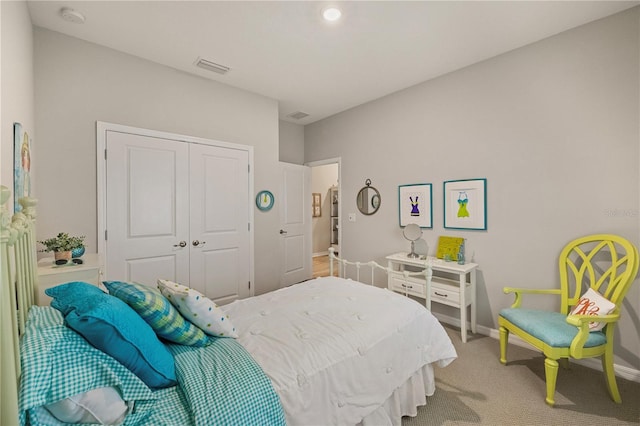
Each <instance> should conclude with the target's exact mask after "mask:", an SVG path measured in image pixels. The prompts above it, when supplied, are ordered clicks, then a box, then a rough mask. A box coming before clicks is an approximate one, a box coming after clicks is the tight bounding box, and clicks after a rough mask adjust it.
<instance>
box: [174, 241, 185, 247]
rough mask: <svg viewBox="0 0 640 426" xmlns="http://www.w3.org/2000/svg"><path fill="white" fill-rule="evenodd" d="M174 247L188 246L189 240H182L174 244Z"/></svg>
mask: <svg viewBox="0 0 640 426" xmlns="http://www.w3.org/2000/svg"><path fill="white" fill-rule="evenodd" d="M173 246H174V247H186V246H187V242H186V241H180V242H179V243H178V244H174V245H173Z"/></svg>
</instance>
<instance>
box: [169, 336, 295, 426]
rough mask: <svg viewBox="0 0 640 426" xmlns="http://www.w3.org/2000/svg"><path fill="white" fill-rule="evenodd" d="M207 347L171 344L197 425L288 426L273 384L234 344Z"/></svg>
mask: <svg viewBox="0 0 640 426" xmlns="http://www.w3.org/2000/svg"><path fill="white" fill-rule="evenodd" d="M211 340H212V344H211V345H209V346H207V347H204V348H189V347H185V346H179V345H171V344H169V345H167V347H168V349H169V352H171V353H172V354H173V356H174V359H175V362H176V377H177V379H178V383H179V384H180V389H181V390H182V392H184V396H185V399H186V401H188V405H189V410H190V411H191V413H192V416H193V419H194V424H196V425H216V426H224V425H228V426H235V425H269V426H280V425H282V426H284V425H286V420H285V415H284V410H283V409H282V405H281V404H280V398H279V397H278V394H277V393H276V391H275V390H274V388H273V386H272V384H271V380H270V379H269V378H268V377H267V375H266V374H265V373H264V372H263V371H262V369H261V368H260V366H259V365H258V364H257V363H256V362H255V360H254V359H253V358H252V357H251V355H250V354H249V353H248V352H247V351H246V349H245V348H244V347H243V346H242V345H241V344H240V343H238V341H237V340H235V339H222V338H215V337H213V338H211Z"/></svg>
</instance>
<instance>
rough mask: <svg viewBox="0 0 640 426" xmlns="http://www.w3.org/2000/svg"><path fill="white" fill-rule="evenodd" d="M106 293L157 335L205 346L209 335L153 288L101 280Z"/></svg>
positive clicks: (185, 343)
mask: <svg viewBox="0 0 640 426" xmlns="http://www.w3.org/2000/svg"><path fill="white" fill-rule="evenodd" d="M103 284H104V285H105V287H107V289H108V290H109V294H111V295H113V296H115V297H117V298H118V299H120V300H122V301H123V302H125V303H126V304H127V305H129V306H131V307H132V308H133V310H134V311H136V312H137V313H138V315H140V316H141V317H142V319H144V320H145V321H146V322H147V324H149V325H150V326H151V328H153V331H155V332H156V334H157V335H158V336H159V337H162V338H163V339H165V340H168V341H170V342H174V343H179V344H181V345H187V346H206V345H207V344H209V338H208V337H207V336H206V335H205V334H204V332H203V331H202V330H200V329H199V328H198V327H196V326H195V325H193V324H191V323H190V322H189V321H186V320H185V319H184V318H183V317H182V315H180V313H179V312H178V310H177V309H176V308H174V307H173V305H172V304H171V303H170V302H169V301H168V300H167V299H166V298H165V297H164V296H163V295H162V294H160V292H159V291H158V290H156V289H155V288H152V287H149V286H146V285H144V284H138V283H125V282H122V281H104V282H103Z"/></svg>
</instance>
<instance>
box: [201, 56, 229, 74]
mask: <svg viewBox="0 0 640 426" xmlns="http://www.w3.org/2000/svg"><path fill="white" fill-rule="evenodd" d="M195 65H196V67H200V68H202V69H205V70H207V71H213V72H216V73H218V74H226V73H227V72H229V70H231V68H229V67H225V66H224V65H220V64H216V63H215V62H211V61H207V60H206V59H202V58H198V59H196V62H195Z"/></svg>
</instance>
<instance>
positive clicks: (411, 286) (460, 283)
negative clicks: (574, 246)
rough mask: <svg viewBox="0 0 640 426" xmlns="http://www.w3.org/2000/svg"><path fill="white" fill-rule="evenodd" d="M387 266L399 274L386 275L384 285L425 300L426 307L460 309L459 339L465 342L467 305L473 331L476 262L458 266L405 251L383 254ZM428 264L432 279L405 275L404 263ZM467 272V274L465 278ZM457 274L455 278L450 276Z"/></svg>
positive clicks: (408, 264) (413, 264)
mask: <svg viewBox="0 0 640 426" xmlns="http://www.w3.org/2000/svg"><path fill="white" fill-rule="evenodd" d="M386 259H387V262H388V266H389V269H392V270H394V271H397V272H398V273H393V272H390V273H389V274H388V282H387V287H388V288H389V290H393V291H396V292H398V293H402V294H405V295H412V296H415V297H419V298H421V299H425V306H426V307H427V309H428V310H431V302H435V303H442V304H443V305H448V306H453V307H454V308H457V309H459V310H460V331H461V336H462V341H463V342H465V343H466V341H467V306H471V318H470V320H471V331H472V332H473V333H475V332H476V269H477V268H478V265H477V264H476V263H465V264H464V265H459V264H458V263H457V262H446V261H444V260H442V259H437V258H435V257H429V258H428V259H427V258H425V257H423V256H421V257H420V258H410V257H407V253H395V254H392V255H389V256H387V257H386ZM427 261H428V262H430V263H431V270H432V277H431V281H430V282H429V281H428V280H425V279H424V278H419V277H406V278H405V277H404V276H403V274H402V272H403V271H404V270H405V267H406V266H411V267H415V268H424V267H425V263H426V262H427ZM467 275H468V276H469V278H468V280H467ZM451 276H457V279H454V278H450V277H451Z"/></svg>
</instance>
